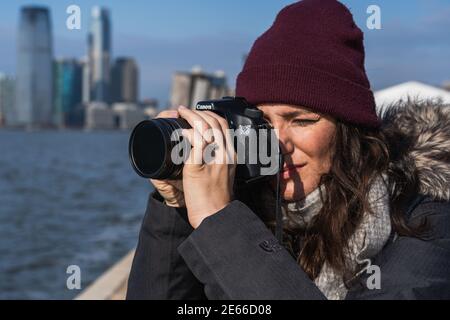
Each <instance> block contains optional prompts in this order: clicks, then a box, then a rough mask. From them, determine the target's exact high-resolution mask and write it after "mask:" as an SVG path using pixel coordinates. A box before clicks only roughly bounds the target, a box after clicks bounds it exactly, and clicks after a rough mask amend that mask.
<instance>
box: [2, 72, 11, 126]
mask: <svg viewBox="0 0 450 320" xmlns="http://www.w3.org/2000/svg"><path fill="white" fill-rule="evenodd" d="M14 106H15V80H14V79H13V78H12V77H9V76H7V75H4V74H2V73H0V126H2V125H5V124H9V122H10V120H11V121H12V120H13V119H14V111H15V110H14V109H15V108H14Z"/></svg>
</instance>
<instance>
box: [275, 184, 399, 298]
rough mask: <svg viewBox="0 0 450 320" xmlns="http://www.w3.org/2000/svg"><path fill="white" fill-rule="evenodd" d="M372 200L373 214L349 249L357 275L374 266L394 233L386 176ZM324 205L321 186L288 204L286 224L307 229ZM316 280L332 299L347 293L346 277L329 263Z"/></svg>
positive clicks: (373, 190)
mask: <svg viewBox="0 0 450 320" xmlns="http://www.w3.org/2000/svg"><path fill="white" fill-rule="evenodd" d="M322 192H324V190H322ZM369 202H370V205H371V209H372V211H373V214H369V213H366V214H365V215H364V217H363V220H362V222H361V224H360V225H359V226H358V228H357V229H356V231H355V233H354V234H353V236H352V237H351V238H350V240H349V243H348V249H349V250H348V251H347V252H346V254H345V256H346V260H347V263H348V265H349V267H350V268H351V269H353V270H360V271H359V272H358V274H357V275H356V276H358V275H359V274H361V273H362V272H364V271H365V270H366V269H367V268H368V267H369V266H370V264H371V258H372V257H374V256H375V255H376V254H377V253H378V252H380V251H381V249H382V248H383V246H384V245H385V244H386V242H387V240H388V239H389V236H390V234H391V220H390V210H389V195H388V190H387V187H386V184H385V182H384V180H383V177H381V176H380V177H378V178H377V179H376V180H375V181H374V182H373V183H372V186H371V189H370V194H369ZM321 207H322V202H321V199H320V190H319V188H317V189H316V190H315V191H313V192H312V193H310V194H309V195H308V196H307V197H306V198H305V199H303V200H301V201H298V202H290V203H284V204H283V207H282V213H283V225H284V226H285V227H290V228H292V227H294V228H297V229H298V228H300V229H302V228H307V227H308V225H309V223H310V222H311V220H312V219H313V218H314V216H316V215H317V214H318V213H319V211H320V209H321ZM315 283H316V285H317V286H318V287H319V289H320V290H321V291H322V293H323V294H324V295H325V296H326V297H327V298H328V299H331V300H340V299H344V298H345V296H346V295H347V288H346V286H345V284H344V280H343V278H342V276H341V275H339V274H337V273H336V272H335V270H333V268H331V267H330V266H329V265H328V264H327V263H325V264H324V265H323V267H322V269H321V271H320V273H319V276H318V277H317V278H316V279H315Z"/></svg>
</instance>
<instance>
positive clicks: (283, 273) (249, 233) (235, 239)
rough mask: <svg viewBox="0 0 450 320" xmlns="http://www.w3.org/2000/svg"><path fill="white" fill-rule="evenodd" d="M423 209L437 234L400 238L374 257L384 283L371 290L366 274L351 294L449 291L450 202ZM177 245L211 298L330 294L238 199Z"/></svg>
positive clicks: (416, 295)
mask: <svg viewBox="0 0 450 320" xmlns="http://www.w3.org/2000/svg"><path fill="white" fill-rule="evenodd" d="M422 210H431V213H430V212H428V213H427V215H429V217H430V219H429V220H430V226H431V227H432V228H433V237H432V239H428V240H419V239H415V238H399V239H397V240H396V241H395V242H394V243H393V244H391V245H389V247H387V248H386V249H385V250H383V251H382V255H380V256H379V257H377V259H375V261H374V264H378V266H379V267H380V270H381V289H373V290H370V289H369V288H368V286H367V282H365V278H364V276H363V277H361V281H360V282H359V285H358V284H357V285H355V287H352V289H351V290H350V291H349V294H348V295H347V299H424V298H426V299H433V298H449V297H450V279H449V277H450V272H449V270H450V251H449V250H450V248H449V245H450V242H449V241H450V240H449V239H450V238H449V228H450V224H449V212H448V206H447V207H446V209H445V210H444V209H443V208H440V209H439V210H436V208H429V209H426V208H423V209H422ZM443 211H446V212H443ZM437 212H439V213H437ZM432 213H434V214H432ZM178 251H179V252H180V254H181V256H182V257H183V258H184V260H185V261H186V263H187V265H188V266H189V268H190V269H191V270H192V272H193V273H194V275H195V276H196V277H197V278H198V279H199V280H200V281H201V282H202V283H204V285H205V293H206V295H207V297H208V298H209V299H255V300H258V299H262V300H269V299H271V300H272V299H325V296H324V295H323V294H322V293H321V291H320V290H319V289H318V288H317V286H316V285H315V284H314V283H313V281H311V280H310V279H309V278H308V277H307V275H306V273H305V272H304V271H303V270H302V269H301V268H300V267H299V266H298V264H297V262H296V261H295V260H294V259H293V258H292V257H291V255H290V254H289V253H288V252H287V250H285V249H284V248H283V247H282V246H280V245H279V244H278V242H277V240H276V239H275V237H274V236H273V234H272V232H270V230H269V229H267V227H266V226H265V225H264V223H263V222H262V221H261V220H260V219H259V218H258V217H257V216H256V215H255V214H254V213H253V212H252V211H251V210H250V209H249V208H248V207H247V206H245V204H243V203H242V202H239V201H234V202H232V203H231V204H229V205H228V206H227V207H225V208H224V209H222V210H221V211H219V212H218V213H216V214H215V215H212V216H210V217H208V218H206V219H205V220H204V221H203V222H202V223H201V224H200V226H199V227H198V228H197V229H196V230H195V231H194V232H192V234H191V235H190V236H189V237H188V238H187V239H186V240H185V241H184V242H183V243H182V244H181V245H180V246H179V247H178ZM361 284H364V285H361Z"/></svg>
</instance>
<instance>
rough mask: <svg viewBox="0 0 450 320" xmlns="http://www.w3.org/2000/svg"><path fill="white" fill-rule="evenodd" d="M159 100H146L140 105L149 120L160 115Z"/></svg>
mask: <svg viewBox="0 0 450 320" xmlns="http://www.w3.org/2000/svg"><path fill="white" fill-rule="evenodd" d="M158 105H159V103H158V100H156V99H144V100H142V101H141V102H140V103H139V107H140V108H141V110H142V111H143V112H144V114H145V116H146V117H147V119H153V118H155V117H156V116H157V115H158Z"/></svg>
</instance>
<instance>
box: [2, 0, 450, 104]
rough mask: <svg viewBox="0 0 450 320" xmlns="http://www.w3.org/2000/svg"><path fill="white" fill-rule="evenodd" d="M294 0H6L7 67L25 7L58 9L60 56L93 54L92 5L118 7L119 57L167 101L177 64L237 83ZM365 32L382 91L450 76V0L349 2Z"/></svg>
mask: <svg viewBox="0 0 450 320" xmlns="http://www.w3.org/2000/svg"><path fill="white" fill-rule="evenodd" d="M292 2H294V1H289V0H259V1H256V0H245V1H243V0H239V1H238V0H227V1H218V0H165V1H161V0H130V1H124V0H117V1H113V0H109V1H106V0H102V1H100V0H99V1H91V0H72V1H66V0H46V1H44V0H42V1H23V0H15V1H2V4H1V7H0V44H1V45H0V72H3V73H8V74H14V73H15V51H16V49H15V45H16V42H15V36H16V29H17V24H18V13H19V8H20V7H21V6H22V5H28V4H40V5H46V6H48V7H50V9H51V13H52V20H53V34H54V43H55V56H57V57H80V56H82V55H84V54H85V53H86V34H87V31H88V29H89V16H90V9H91V7H92V6H94V5H103V6H106V7H108V8H109V9H110V10H111V14H112V24H113V55H114V56H115V57H117V56H133V57H135V58H136V60H137V62H138V64H139V66H140V71H141V97H142V98H144V97H156V98H158V99H159V100H160V101H162V103H165V102H166V101H167V98H168V95H169V90H170V85H171V76H172V74H173V72H174V71H176V70H189V69H191V67H192V66H194V65H201V66H202V67H203V68H204V69H205V70H207V71H211V72H212V71H215V70H219V69H221V70H224V71H225V72H226V73H227V75H228V79H229V83H230V85H234V82H235V78H236V75H237V74H238V72H239V71H240V69H241V68H242V57H243V55H244V54H245V53H247V52H248V51H249V49H250V47H251V45H252V43H253V41H254V40H255V39H256V38H257V37H258V36H259V35H260V34H261V33H262V32H264V31H265V30H266V29H267V28H268V27H270V25H271V24H272V22H273V20H274V18H275V16H276V14H277V12H278V11H279V10H280V9H281V8H283V7H284V6H285V5H288V4H290V3H292ZM342 2H343V3H345V4H346V5H347V6H348V7H349V8H350V10H351V11H352V13H353V16H354V18H355V20H356V22H357V24H358V25H359V26H360V28H361V29H362V30H363V31H364V33H365V40H366V42H365V45H366V68H367V72H368V75H369V79H370V80H371V83H372V87H373V88H374V89H375V90H378V89H381V88H384V87H387V86H390V85H393V84H396V83H400V82H403V81H408V80H419V81H423V82H427V83H430V84H434V85H440V84H442V82H444V81H445V80H450V1H449V0H395V1H392V0H372V1H366V0H344V1H342ZM71 4H77V5H79V6H80V7H81V12H82V26H81V30H73V31H69V30H67V29H66V27H65V22H66V18H67V14H66V8H67V7H68V6H69V5H71ZM370 4H376V5H378V6H380V8H381V13H382V30H368V29H367V28H366V19H367V17H368V14H367V13H366V9H367V7H368V6H369V5H370Z"/></svg>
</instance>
